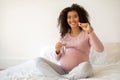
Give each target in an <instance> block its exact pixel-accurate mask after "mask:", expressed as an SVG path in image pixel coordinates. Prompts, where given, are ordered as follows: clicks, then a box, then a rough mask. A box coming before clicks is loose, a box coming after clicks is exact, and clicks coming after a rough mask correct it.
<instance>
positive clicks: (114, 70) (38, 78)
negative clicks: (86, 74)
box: [0, 59, 120, 80]
mask: <svg viewBox="0 0 120 80" xmlns="http://www.w3.org/2000/svg"><path fill="white" fill-rule="evenodd" d="M93 67H94V68H93V69H94V76H93V77H91V78H86V79H78V80H120V62H118V63H115V64H110V65H94V66H93ZM0 80H68V79H65V78H62V77H61V78H58V77H47V76H44V75H42V73H40V71H39V69H38V68H37V66H36V61H35V59H33V60H30V61H28V62H25V63H23V64H20V65H17V66H14V67H11V68H8V69H6V70H3V71H0Z"/></svg>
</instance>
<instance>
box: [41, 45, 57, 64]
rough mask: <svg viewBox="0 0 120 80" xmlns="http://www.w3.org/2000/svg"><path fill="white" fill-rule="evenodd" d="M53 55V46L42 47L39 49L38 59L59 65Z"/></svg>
mask: <svg viewBox="0 0 120 80" xmlns="http://www.w3.org/2000/svg"><path fill="white" fill-rule="evenodd" d="M55 54H56V53H55V46H53V45H48V46H43V47H42V48H41V49H40V57H43V58H45V59H47V60H49V61H51V62H54V63H56V64H59V62H58V61H57V60H56V59H55Z"/></svg>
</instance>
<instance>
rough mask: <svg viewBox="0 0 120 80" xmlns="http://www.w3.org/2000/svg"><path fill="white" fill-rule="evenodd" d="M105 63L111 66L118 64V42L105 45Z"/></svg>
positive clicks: (119, 43) (119, 53) (119, 60)
mask: <svg viewBox="0 0 120 80" xmlns="http://www.w3.org/2000/svg"><path fill="white" fill-rule="evenodd" d="M104 46H105V49H106V63H107V64H113V63H117V62H120V42H116V43H115V42H114V43H105V44H104Z"/></svg>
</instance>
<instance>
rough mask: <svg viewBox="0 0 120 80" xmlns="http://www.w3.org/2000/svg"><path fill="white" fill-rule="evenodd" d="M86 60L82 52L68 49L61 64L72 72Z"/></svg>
mask: <svg viewBox="0 0 120 80" xmlns="http://www.w3.org/2000/svg"><path fill="white" fill-rule="evenodd" d="M84 60H85V54H84V53H82V52H81V51H80V50H76V49H66V53H65V54H63V55H62V57H61V59H60V64H61V66H62V67H63V68H64V69H65V70H66V71H70V70H72V69H73V68H74V67H76V66H77V65H78V64H79V63H81V62H83V61H84Z"/></svg>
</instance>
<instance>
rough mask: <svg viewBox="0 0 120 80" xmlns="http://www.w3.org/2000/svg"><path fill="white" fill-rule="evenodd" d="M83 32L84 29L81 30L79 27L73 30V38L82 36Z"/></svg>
mask: <svg viewBox="0 0 120 80" xmlns="http://www.w3.org/2000/svg"><path fill="white" fill-rule="evenodd" d="M81 31H82V29H80V28H79V27H78V28H74V29H71V31H70V35H71V36H73V37H76V36H78V35H79V34H80V32H81Z"/></svg>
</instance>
